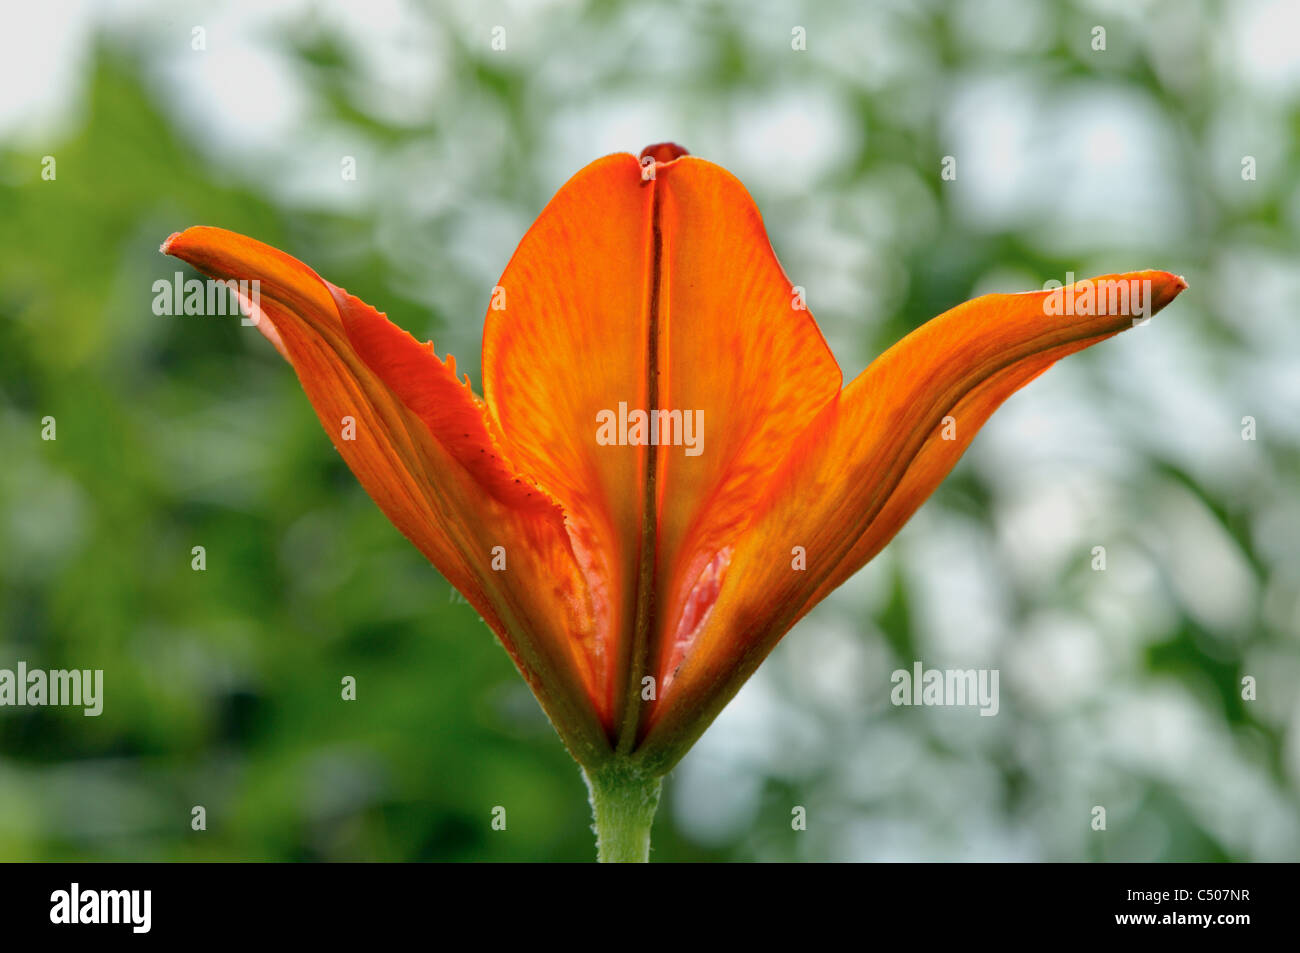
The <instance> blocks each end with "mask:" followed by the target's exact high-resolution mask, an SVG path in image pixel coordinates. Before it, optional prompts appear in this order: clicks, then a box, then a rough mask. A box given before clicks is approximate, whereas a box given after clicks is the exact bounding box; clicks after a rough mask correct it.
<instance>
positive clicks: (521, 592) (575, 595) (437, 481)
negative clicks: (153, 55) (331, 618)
mask: <svg viewBox="0 0 1300 953" xmlns="http://www.w3.org/2000/svg"><path fill="white" fill-rule="evenodd" d="M162 250H163V251H164V252H166V253H167V254H170V255H174V256H176V257H177V258H180V259H182V260H184V261H186V262H189V263H190V264H191V265H193V266H194V267H195V268H197V269H199V270H200V271H202V272H203V273H205V274H207V275H209V276H211V277H214V278H218V279H221V280H235V281H250V282H251V281H256V282H257V283H258V290H259V294H258V307H259V308H260V313H259V314H256V315H255V317H256V318H257V320H258V321H259V328H260V329H261V330H262V331H263V333H264V334H267V336H268V337H269V338H271V340H272V342H273V343H277V342H278V343H277V347H278V349H279V350H280V351H281V353H282V354H284V356H285V357H286V358H287V359H288V360H289V362H290V363H291V364H292V365H293V368H294V370H295V371H296V372H297V374H298V379H299V381H300V382H301V384H302V387H303V390H304V392H305V393H306V394H307V397H308V399H309V400H310V401H311V403H312V406H313V407H314V409H315V410H316V413H317V416H318V417H319V419H320V421H321V424H322V426H323V427H324V429H325V432H326V433H327V434H328V435H329V437H330V439H331V440H332V441H333V443H334V446H335V447H336V448H337V449H338V451H339V453H340V455H341V456H342V457H343V459H344V460H345V462H346V463H347V464H348V466H349V467H350V468H351V469H352V471H353V473H355V474H356V476H357V478H358V480H359V481H360V482H361V484H362V486H363V487H364V488H365V489H366V491H367V492H368V493H369V494H370V496H371V498H372V499H374V501H375V502H376V504H378V506H379V507H380V509H381V510H382V511H383V512H384V514H385V515H386V516H388V518H389V519H390V520H391V521H392V522H393V524H394V525H395V526H396V527H397V528H398V529H399V530H401V532H402V533H403V534H404V535H405V536H406V537H407V538H408V539H410V540H411V541H412V542H413V543H414V544H415V545H416V546H417V547H418V548H419V549H420V550H421V552H423V553H424V554H425V556H426V557H427V558H428V559H429V560H430V561H431V562H432V563H433V564H434V565H435V566H436V567H437V568H438V570H439V571H440V572H442V573H443V575H444V576H446V577H447V579H448V580H449V581H450V582H451V583H452V584H453V585H455V586H456V587H457V588H458V589H460V591H461V592H463V593H464V594H465V596H466V598H467V599H468V600H469V602H470V603H471V604H472V605H474V606H475V608H476V609H477V610H478V611H479V613H480V614H481V615H482V616H483V618H484V621H486V622H487V623H488V625H489V626H490V627H491V628H492V629H493V631H494V632H495V633H496V634H497V636H498V637H499V638H500V639H501V641H502V643H503V644H504V645H505V647H506V649H507V650H508V651H509V652H510V654H511V656H512V658H513V659H514V660H515V662H516V664H517V665H518V666H519V669H520V671H521V672H522V673H523V675H524V677H525V678H526V679H527V680H528V682H529V684H530V685H531V686H532V687H533V690H534V691H535V693H536V694H537V696H538V698H539V700H540V701H541V703H542V705H543V707H544V708H545V709H546V710H547V713H548V714H549V715H550V716H551V718H552V721H553V722H554V723H555V725H556V727H557V728H558V729H559V730H560V732H561V735H562V736H563V737H564V740H565V742H566V743H567V744H568V745H569V747H570V749H571V750H572V751H573V753H574V755H575V756H576V757H577V758H578V759H579V760H580V761H583V762H584V763H592V762H596V761H599V760H600V759H601V758H602V757H604V756H605V755H606V754H607V753H608V744H607V741H606V737H607V731H606V727H605V725H604V724H603V722H602V712H601V711H600V708H599V707H598V705H597V704H596V699H597V698H598V697H599V696H600V695H601V693H602V687H601V686H600V685H599V684H598V683H597V677H596V675H595V668H596V667H597V666H596V665H595V663H594V662H593V661H592V658H591V656H590V655H589V654H588V653H589V652H594V651H596V650H595V649H593V646H594V645H595V644H596V642H597V639H596V634H595V623H594V617H593V614H592V611H591V601H590V597H589V594H588V593H587V591H586V585H585V582H584V581H583V578H582V575H581V572H580V571H579V568H578V566H577V563H576V561H575V559H574V557H573V553H572V550H571V548H570V546H569V540H568V535H567V533H566V531H565V528H564V521H563V513H562V512H561V511H560V509H559V507H558V506H557V505H555V503H554V502H553V501H551V500H549V499H547V498H545V497H543V496H542V494H540V492H538V493H537V496H536V498H533V497H530V496H529V495H528V494H529V493H531V492H533V491H532V490H530V489H529V488H527V487H525V486H524V485H523V483H522V482H521V483H520V484H515V483H514V480H515V479H516V477H514V476H511V475H510V473H511V465H510V463H509V462H508V461H507V460H505V459H504V458H503V457H501V456H498V458H497V459H496V460H495V461H488V462H484V459H483V458H486V457H487V456H488V453H489V450H490V448H491V449H494V445H493V441H492V438H491V435H490V433H489V429H488V423H487V420H486V414H485V412H484V409H483V407H482V405H481V403H479V402H478V401H477V400H476V398H475V397H474V395H473V394H472V392H471V391H470V390H469V388H468V387H467V386H466V385H464V384H462V383H460V382H459V381H457V380H456V376H455V367H454V363H453V362H452V361H451V360H450V359H448V362H447V363H444V362H442V361H440V360H438V359H437V357H436V356H435V355H434V353H433V351H432V348H430V347H427V346H423V345H420V344H419V343H417V342H416V341H415V340H414V339H413V338H411V337H410V335H408V334H406V333H405V332H404V331H401V330H400V329H398V328H396V327H394V326H393V325H391V324H390V323H389V322H388V321H387V319H386V318H384V317H383V316H382V315H380V314H378V313H377V312H375V311H374V310H373V309H371V308H370V307H369V306H368V305H365V304H364V303H363V302H361V301H359V300H358V299H356V298H355V297H353V296H351V295H348V294H347V293H346V292H344V291H342V290H341V289H339V288H336V287H335V286H333V285H331V284H330V283H329V282H326V281H325V280H323V279H322V278H320V277H319V276H318V275H317V274H316V273H315V272H314V271H312V270H311V269H310V268H308V267H307V266H306V265H304V264H302V263H301V262H299V261H297V260H296V259H294V258H292V257H290V256H289V255H286V254H284V253H283V252H281V251H279V250H277V249H274V248H272V247H270V246H268V245H264V244H263V243H261V242H258V241H255V240H254V239H251V238H248V237H246V236H243V235H238V234H236V233H233V232H229V231H226V230H224V229H218V228H209V227H195V228H190V229H187V230H186V231H184V232H181V233H178V234H176V235H173V236H171V237H170V238H169V239H168V240H167V241H166V242H165V243H164V245H163V249H162ZM268 330H269V331H270V332H272V333H267V332H268ZM408 401H409V403H408ZM347 418H351V422H349V421H348V420H347ZM349 424H350V425H349ZM520 479H521V480H522V478H520ZM496 546H501V547H503V551H502V552H503V554H504V558H505V562H504V567H505V568H504V569H503V570H499V569H494V568H493V549H494V547H496ZM498 565H500V563H498Z"/></svg>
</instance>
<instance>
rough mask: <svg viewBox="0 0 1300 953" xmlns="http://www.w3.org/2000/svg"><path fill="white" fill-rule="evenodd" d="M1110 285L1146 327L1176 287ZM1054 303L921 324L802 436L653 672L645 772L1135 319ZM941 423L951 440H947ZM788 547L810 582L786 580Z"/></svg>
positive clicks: (1011, 300)
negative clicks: (1045, 388)
mask: <svg viewBox="0 0 1300 953" xmlns="http://www.w3.org/2000/svg"><path fill="white" fill-rule="evenodd" d="M1116 281H1123V282H1131V281H1137V282H1138V283H1139V284H1138V285H1137V287H1138V288H1139V289H1140V288H1141V287H1142V284H1141V283H1142V282H1146V281H1149V282H1150V285H1149V286H1147V287H1148V288H1149V297H1148V298H1147V300H1148V301H1149V302H1150V313H1151V314H1154V313H1155V312H1156V311H1159V310H1160V309H1161V308H1163V307H1164V306H1165V305H1167V304H1168V303H1169V302H1170V301H1172V300H1173V298H1174V297H1175V296H1176V295H1177V294H1178V293H1179V292H1180V291H1181V290H1182V289H1183V288H1185V287H1186V283H1185V282H1184V281H1183V280H1182V279H1181V278H1179V277H1177V276H1175V275H1171V274H1168V273H1166V272H1139V273H1133V274H1127V275H1107V276H1103V277H1101V278H1096V279H1091V284H1092V286H1093V287H1094V288H1097V287H1101V288H1106V287H1108V286H1107V285H1106V284H1104V283H1106V282H1116ZM1086 284H1088V283H1087V282H1081V283H1080V284H1079V285H1078V286H1077V287H1083V286H1084V285H1086ZM1130 287H1131V286H1130ZM1051 294H1052V293H1050V292H1029V293H1025V294H1018V295H986V296H984V297H981V298H976V299H974V300H972V301H968V302H966V303H964V304H962V305H959V306H958V307H956V308H954V309H952V310H951V311H948V312H946V313H945V314H943V315H940V316H939V317H937V318H935V319H933V320H932V321H929V322H927V323H926V324H925V325H923V326H922V327H920V328H918V329H917V330H916V331H914V332H912V333H911V334H909V335H908V336H907V337H906V338H904V339H903V340H902V341H900V342H899V343H898V344H896V345H894V347H892V348H890V349H889V350H888V351H886V352H885V353H884V354H882V355H881V356H880V357H879V358H877V359H876V361H874V362H873V363H872V364H871V366H870V367H868V368H867V369H866V370H865V371H864V372H863V373H862V375H861V376H859V377H858V378H857V379H856V380H855V381H854V382H853V383H852V384H851V385H850V386H849V387H848V388H846V389H845V390H844V391H843V392H842V393H841V395H840V396H839V397H838V398H837V399H836V400H834V401H832V402H831V403H830V404H829V405H827V406H826V407H825V408H824V409H823V410H822V411H821V412H820V413H819V414H818V415H817V417H816V418H815V419H814V420H813V421H812V422H811V424H810V425H809V426H808V427H807V428H806V429H805V430H804V432H803V433H802V435H801V436H800V437H799V438H798V439H797V440H796V441H795V442H794V444H793V446H792V447H791V450H790V454H789V456H788V458H787V460H786V463H785V465H784V466H783V467H782V469H781V470H780V472H779V473H778V474H777V476H776V477H775V479H774V480H773V481H772V482H771V484H770V485H769V487H768V493H767V499H766V501H765V503H764V504H763V505H762V506H761V507H759V509H758V513H757V516H756V517H755V519H754V521H753V522H752V524H751V525H749V526H748V527H746V528H745V529H744V531H743V532H741V533H740V534H739V536H738V537H737V540H736V543H735V550H734V553H733V554H732V556H731V559H730V569H729V571H728V574H727V577H726V579H725V580H724V581H723V583H722V585H721V586H720V592H719V593H718V596H717V599H716V601H715V602H714V604H713V606H712V608H711V611H710V612H709V613H708V614H707V616H706V617H705V618H704V619H703V620H702V622H701V625H700V627H699V630H698V631H697V632H695V633H693V634H692V636H691V638H690V639H689V641H688V643H687V644H684V645H681V646H679V649H680V651H679V652H678V654H677V655H676V656H674V657H673V660H672V666H673V667H671V668H665V669H664V670H663V671H662V672H661V673H660V675H661V678H660V684H661V685H664V686H665V689H664V691H663V692H662V694H661V695H660V698H659V701H658V702H657V703H656V705H655V707H654V709H653V710H652V712H651V716H650V719H651V722H650V728H649V730H648V732H647V733H646V736H645V738H644V740H643V742H642V745H641V747H640V751H641V752H642V754H643V756H644V757H645V758H646V759H647V761H648V762H651V763H654V764H656V765H658V766H659V767H661V768H666V767H667V766H669V765H670V764H671V763H672V761H673V760H674V759H675V758H676V757H678V756H680V754H681V753H682V752H683V751H684V750H685V749H686V748H687V747H689V745H690V743H691V742H692V741H693V740H694V738H695V737H697V736H698V734H699V733H700V732H701V731H703V729H704V728H705V727H706V726H707V725H708V723H709V722H710V721H711V720H712V718H713V717H714V716H716V714H717V712H718V711H720V710H721V708H722V706H723V705H725V704H726V702H727V701H728V700H729V699H730V698H731V696H732V695H734V693H735V692H736V691H737V690H738V689H739V687H740V685H741V684H743V683H744V681H745V679H746V678H748V677H749V675H750V674H751V673H752V672H753V671H754V669H755V668H756V667H757V666H758V664H759V662H761V661H762V659H763V658H764V657H765V656H766V655H767V653H768V652H769V651H770V650H771V649H772V647H773V646H775V644H776V642H777V641H778V640H779V639H780V638H781V636H782V635H783V634H784V633H785V632H787V631H788V630H789V629H790V627H791V626H792V625H794V623H795V622H796V621H797V620H798V619H799V618H800V617H801V616H802V615H803V614H804V613H805V612H807V611H808V609H809V608H811V606H812V605H813V604H815V602H816V601H818V600H819V599H820V598H822V597H823V596H824V595H825V594H826V593H827V592H829V591H830V590H831V589H832V588H834V587H835V586H837V585H839V584H840V583H841V582H843V581H844V580H845V579H846V578H848V576H849V575H851V574H852V573H853V572H855V571H856V570H857V569H858V568H860V567H861V566H862V565H863V564H864V563H865V562H866V561H867V560H868V559H870V558H871V557H872V556H873V555H875V553H876V552H878V551H879V550H880V549H881V548H882V547H883V546H884V545H885V543H887V542H888V540H889V539H890V538H892V536H893V534H894V533H895V532H897V531H898V529H899V528H900V527H901V526H902V524H903V523H904V522H905V521H906V519H907V518H908V517H909V516H910V515H911V514H912V513H913V512H914V511H915V509H916V508H917V507H918V506H919V505H920V504H921V503H922V502H923V501H924V500H925V498H926V497H928V496H929V494H930V493H931V492H932V491H933V490H934V488H935V487H936V486H937V485H938V483H939V482H940V481H941V480H942V479H943V477H944V476H945V475H946V474H947V473H948V471H949V470H951V468H952V466H953V465H954V464H955V463H956V462H957V459H958V458H959V457H960V456H961V454H962V452H963V451H964V450H965V448H966V446H967V445H968V444H969V442H970V440H971V438H973V436H974V434H975V432H976V431H977V430H978V429H979V427H980V426H981V425H982V424H983V423H984V421H985V420H987V419H988V417H989V415H990V414H992V412H993V410H995V409H996V408H997V406H999V405H1000V404H1001V403H1002V401H1003V400H1005V399H1006V398H1007V397H1008V396H1010V395H1011V394H1012V393H1013V392H1014V391H1016V390H1017V389H1019V388H1020V387H1022V386H1024V385H1025V384H1027V383H1028V382H1029V381H1030V380H1032V379H1033V378H1035V377H1037V376H1038V375H1039V374H1041V373H1042V372H1043V371H1044V370H1046V369H1047V368H1048V367H1049V366H1050V365H1051V364H1052V363H1054V362H1055V361H1056V360H1058V359H1059V358H1061V357H1063V356H1065V355H1066V354H1069V353H1072V352H1073V351H1077V350H1080V349H1082V348H1084V347H1087V346H1089V345H1091V344H1094V343H1097V342H1098V341H1101V340H1104V339H1105V338H1108V337H1111V336H1113V335H1115V334H1118V333H1119V332H1120V331H1123V330H1125V329H1127V328H1129V327H1131V326H1132V325H1133V324H1134V318H1133V317H1131V316H1130V315H1131V314H1136V313H1137V312H1136V310H1135V309H1134V308H1133V307H1131V306H1130V307H1128V308H1127V309H1125V308H1123V307H1120V308H1115V309H1114V310H1112V311H1111V313H1109V314H1060V313H1057V314H1054V313H1052V311H1053V310H1056V309H1054V308H1052V307H1049V306H1047V304H1046V303H1047V302H1048V300H1049V296H1050V295H1051ZM1125 300H1127V298H1126V299H1125ZM948 416H952V417H953V418H954V420H955V424H956V434H955V438H956V439H944V437H945V431H944V418H945V417H948ZM795 547H802V549H803V551H804V552H805V553H806V569H803V570H800V569H797V568H796V560H795V559H794V558H793V557H792V553H793V550H794V548H795Z"/></svg>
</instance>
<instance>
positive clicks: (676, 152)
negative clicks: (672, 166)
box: [637, 142, 690, 165]
mask: <svg viewBox="0 0 1300 953" xmlns="http://www.w3.org/2000/svg"><path fill="white" fill-rule="evenodd" d="M688 155H690V152H688V151H687V150H686V147H685V146H679V145H678V144H677V143H675V142H656V143H654V144H653V145H649V146H646V147H645V148H644V149H642V150H641V154H640V155H639V156H638V157H637V158H639V159H645V158H647V157H649V158H651V159H654V160H655V162H657V163H659V164H660V165H663V164H666V163H669V162H672V161H673V160H674V159H680V158H681V157H682V156H688Z"/></svg>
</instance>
